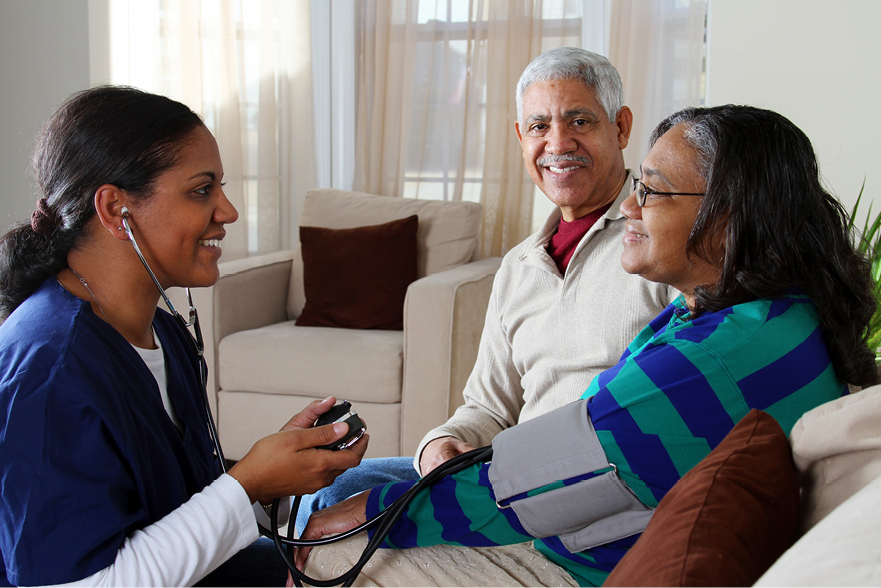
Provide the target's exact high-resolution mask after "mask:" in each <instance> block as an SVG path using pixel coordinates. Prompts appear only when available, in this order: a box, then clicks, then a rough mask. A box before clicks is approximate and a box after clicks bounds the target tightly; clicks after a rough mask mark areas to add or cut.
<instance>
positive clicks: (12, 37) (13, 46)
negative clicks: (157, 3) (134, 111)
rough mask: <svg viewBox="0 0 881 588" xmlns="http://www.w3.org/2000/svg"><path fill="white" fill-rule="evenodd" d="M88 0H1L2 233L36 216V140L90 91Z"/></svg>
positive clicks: (0, 222) (0, 176)
mask: <svg viewBox="0 0 881 588" xmlns="http://www.w3.org/2000/svg"><path fill="white" fill-rule="evenodd" d="M88 16H89V15H88V0H0V179H2V192H0V232H3V231H5V230H6V228H7V227H8V226H9V225H11V224H12V223H14V222H16V221H18V220H22V219H25V218H30V214H31V212H32V211H33V210H34V205H35V203H36V196H35V191H34V188H33V185H32V180H31V176H30V173H29V164H30V156H31V150H32V148H33V144H34V138H35V136H36V134H37V132H38V131H39V129H40V127H41V126H42V124H43V122H44V121H45V120H46V119H47V118H49V117H50V116H51V115H52V112H53V111H54V109H55V107H57V106H58V105H59V104H60V103H61V102H62V101H64V99H65V98H66V97H67V96H69V95H70V94H72V93H73V92H76V91H77V90H83V89H85V88H88V87H89V26H88Z"/></svg>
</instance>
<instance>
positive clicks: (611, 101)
mask: <svg viewBox="0 0 881 588" xmlns="http://www.w3.org/2000/svg"><path fill="white" fill-rule="evenodd" d="M516 98H517V122H516V123H515V131H516V133H517V138H518V139H519V140H520V145H521V147H522V148H523V160H524V163H525V164H526V168H527V169H528V170H529V174H530V176H531V177H532V179H533V181H535V183H536V185H537V186H538V187H539V188H540V189H541V191H542V192H544V194H545V195H546V196H547V197H548V198H549V199H550V200H551V201H552V202H553V203H554V204H555V205H557V210H555V211H554V212H553V214H551V216H550V217H549V218H548V219H547V221H546V222H545V224H544V226H543V227H542V228H541V229H540V230H539V231H538V232H537V233H535V234H534V235H532V236H530V237H529V238H527V239H526V240H525V241H523V242H522V243H520V244H519V245H517V246H516V247H515V248H514V249H512V250H511V251H510V252H508V254H507V255H505V258H504V260H503V261H502V265H501V267H500V269H499V271H498V273H497V275H496V278H495V282H494V284H493V291H492V295H491V297H490V302H489V308H488V309H487V316H486V323H485V327H484V331H483V335H482V337H481V341H480V349H479V352H478V356H477V361H476V364H475V366H474V370H473V372H472V373H471V376H470V378H469V379H468V382H467V384H466V385H465V390H464V398H465V404H464V405H463V406H461V407H460V408H459V409H458V410H457V411H456V413H455V414H454V415H453V416H452V417H451V418H450V419H449V421H447V423H445V424H444V425H442V426H441V427H438V428H436V429H434V430H433V431H431V432H429V433H428V434H427V435H426V436H425V438H424V439H423V441H422V442H421V443H420V445H419V448H418V450H417V453H416V458H415V459H414V460H413V462H412V464H411V463H410V460H409V458H380V459H373V460H365V461H364V462H362V464H361V466H359V467H358V468H354V469H352V470H349V471H348V472H346V473H345V474H343V475H342V476H340V477H339V478H338V479H337V481H336V483H335V484H334V485H333V486H331V487H330V488H327V489H325V490H322V491H321V492H320V493H319V494H318V495H315V496H313V497H308V498H307V499H306V500H305V504H304V508H301V512H300V515H299V516H298V520H297V526H298V528H299V529H302V528H303V527H304V526H305V523H306V521H307V520H308V516H309V514H310V513H311V512H313V511H314V510H318V509H321V508H325V507H326V506H329V505H331V504H334V503H336V502H338V501H340V500H342V499H344V498H346V497H348V496H350V495H352V494H355V493H357V492H359V491H362V490H365V489H367V488H370V487H372V486H374V485H377V484H382V483H387V482H393V481H397V480H402V479H414V478H415V477H417V476H418V473H417V471H415V470H414V469H413V468H414V467H415V468H418V470H419V471H420V472H421V474H423V475H424V474H426V473H427V472H428V471H430V470H432V469H434V468H435V467H437V466H438V465H439V464H441V463H443V462H444V461H446V460H448V459H450V458H451V457H453V456H455V455H458V454H460V453H463V452H465V451H467V450H469V449H472V448H474V447H480V446H483V445H488V444H489V443H491V441H492V439H493V437H494V436H495V435H496V434H498V433H499V432H501V431H502V430H504V429H506V428H509V427H511V426H513V425H515V424H517V423H518V422H522V421H525V420H528V419H530V418H533V417H536V416H539V415H541V414H544V413H546V412H548V411H549V410H552V409H554V408H557V407H559V406H562V405H564V404H567V403H569V402H572V401H574V400H577V399H578V398H579V397H580V396H581V394H582V393H583V392H584V390H586V389H587V387H588V385H589V384H590V382H591V380H593V378H594V376H596V375H597V374H599V373H600V372H602V371H604V370H606V369H608V368H610V367H612V366H613V365H615V364H616V363H617V361H618V359H619V357H620V356H621V353H622V352H623V351H624V350H625V349H626V347H627V345H628V344H629V343H630V341H631V340H633V338H634V337H635V336H636V334H637V333H639V331H640V330H641V329H642V328H643V327H644V326H645V325H646V324H647V323H648V322H649V321H650V320H651V319H652V318H654V317H655V316H656V315H657V314H658V313H659V312H660V311H661V310H662V309H663V308H664V307H665V306H666V305H667V304H668V303H669V302H670V301H672V300H673V299H674V298H675V297H676V296H677V295H678V292H675V291H674V290H673V289H671V288H669V287H668V286H666V285H663V284H656V283H653V282H649V281H647V280H643V279H641V278H640V277H639V276H635V275H630V274H628V273H627V272H625V271H624V270H623V269H622V267H621V262H620V259H621V251H622V243H621V238H622V236H623V234H624V220H625V219H624V218H623V216H622V214H621V211H620V210H619V205H620V204H621V202H622V201H623V200H624V199H625V198H626V197H627V196H628V195H629V193H630V184H631V182H630V181H629V172H628V171H627V169H626V168H625V165H624V156H623V154H622V150H623V149H624V148H625V147H626V146H627V143H628V140H629V138H630V129H631V124H632V120H633V115H632V113H631V111H630V109H629V108H627V107H626V106H624V105H623V93H622V88H621V79H620V77H619V76H618V72H617V71H616V70H615V68H614V67H613V66H612V65H611V64H610V63H609V61H608V60H607V59H606V58H605V57H602V56H601V55H597V54H595V53H591V52H589V51H586V50H584V49H578V48H573V47H564V48H559V49H552V50H550V51H547V52H545V53H543V54H542V55H540V56H539V57H537V58H536V59H535V60H534V61H532V63H530V64H529V66H527V68H526V69H525V70H524V72H523V75H522V76H521V78H520V81H519V82H518V84H517V95H516Z"/></svg>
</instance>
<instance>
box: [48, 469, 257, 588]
mask: <svg viewBox="0 0 881 588" xmlns="http://www.w3.org/2000/svg"><path fill="white" fill-rule="evenodd" d="M258 536H259V533H258V531H257V525H255V524H254V515H253V513H252V511H251V509H250V503H249V501H248V495H247V493H246V492H245V490H244V488H242V486H241V484H239V483H238V482H237V481H236V480H235V479H234V478H232V477H231V476H229V475H223V476H221V477H220V478H218V479H217V481H215V482H214V483H213V484H211V485H210V486H208V487H207V488H205V489H204V490H202V492H199V493H198V494H196V495H194V496H193V497H192V498H191V499H190V500H189V501H188V502H186V503H185V504H183V505H181V506H180V508H178V509H176V510H175V511H173V512H171V513H170V514H169V515H167V516H166V517H164V518H162V519H161V520H160V521H158V522H156V523H154V524H152V525H150V526H148V527H145V528H144V529H141V530H139V531H135V532H134V533H133V534H132V535H131V536H130V537H128V538H127V539H126V540H125V543H124V544H123V546H122V547H121V548H120V550H119V552H118V554H117V556H116V559H115V560H114V562H113V563H112V564H111V565H110V566H108V567H106V568H104V569H103V570H101V571H99V572H97V573H95V574H93V575H91V576H88V577H86V578H83V579H82V580H79V581H76V582H70V583H68V584H62V586H191V585H192V584H195V583H196V582H198V581H199V580H200V579H201V578H203V577H204V576H205V575H207V574H208V573H210V572H211V571H212V570H214V569H215V568H217V567H218V566H219V565H220V564H222V563H223V562H225V561H226V560H227V559H229V558H230V557H232V556H233V555H234V554H235V553H237V552H238V551H239V550H241V549H244V548H245V547H247V546H248V545H250V544H251V543H253V542H254V541H255V540H256V539H257V538H258ZM47 556H48V557H51V556H50V555H49V554H47Z"/></svg>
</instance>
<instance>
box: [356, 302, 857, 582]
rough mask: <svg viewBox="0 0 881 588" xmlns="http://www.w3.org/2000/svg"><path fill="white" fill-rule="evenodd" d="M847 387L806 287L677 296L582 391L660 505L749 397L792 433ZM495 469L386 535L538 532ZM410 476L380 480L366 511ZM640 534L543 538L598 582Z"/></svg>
mask: <svg viewBox="0 0 881 588" xmlns="http://www.w3.org/2000/svg"><path fill="white" fill-rule="evenodd" d="M846 393H847V388H846V386H845V385H844V384H842V383H841V382H840V381H839V380H838V378H837V377H836V374H835V371H834V369H833V367H832V364H831V360H830V358H829V353H828V349H827V347H826V344H825V342H824V340H823V336H822V333H821V332H820V327H819V321H818V315H817V310H816V307H815V306H814V304H813V303H812V302H811V301H810V300H809V299H808V298H807V297H806V296H804V295H799V294H790V295H786V296H782V297H779V298H774V299H760V300H756V301H753V302H748V303H744V304H739V305H736V306H733V307H730V308H727V309H724V310H722V311H719V312H707V313H703V314H701V315H700V316H698V317H696V318H692V317H691V316H690V315H689V312H688V309H687V308H686V307H685V305H684V301H683V299H682V298H681V297H680V298H679V299H678V300H677V301H676V302H674V303H673V304H671V305H670V306H668V307H667V308H666V309H665V310H664V311H663V312H662V313H661V314H660V315H659V316H658V317H657V318H655V319H654V320H653V321H652V322H651V323H650V324H649V325H648V326H647V327H646V328H645V329H643V331H642V332H641V333H640V334H639V335H638V336H637V337H636V339H634V341H633V342H632V343H631V344H630V346H629V347H628V348H627V350H626V351H625V352H624V354H623V355H622V357H621V360H620V361H619V362H618V364H617V365H615V366H614V367H612V368H611V369H609V370H607V371H605V372H603V373H602V374H600V375H599V376H597V377H596V378H595V379H594V381H593V382H592V383H591V385H590V387H589V388H588V389H587V391H585V393H584V395H583V398H590V401H589V411H590V416H591V420H592V422H593V425H594V427H595V429H596V431H597V435H598V437H599V440H600V442H601V444H602V446H603V449H604V450H605V452H606V456H607V457H608V460H609V461H610V462H611V463H614V464H616V465H617V466H618V471H619V475H620V476H621V478H622V479H623V480H624V481H625V482H626V483H627V485H628V486H629V487H630V489H631V490H632V491H633V492H634V493H635V494H636V496H637V497H638V498H639V499H640V500H641V501H642V502H644V503H645V504H646V505H648V506H657V504H658V502H660V500H661V498H663V497H664V495H665V494H666V493H667V491H669V490H670V488H671V487H672V486H673V485H674V484H675V483H676V482H677V481H678V480H679V479H680V478H681V477H682V476H683V475H684V474H685V473H686V472H687V471H688V470H689V469H691V468H692V467H693V466H694V465H696V464H697V463H698V462H699V461H700V460H701V459H703V458H704V457H705V456H706V455H707V454H708V453H709V452H710V451H711V450H712V449H713V448H714V447H715V446H716V445H718V444H719V442H720V441H721V440H722V439H723V438H724V437H725V435H726V434H727V433H728V432H729V431H730V430H731V429H732V428H733V427H734V425H735V424H736V423H737V422H738V421H739V420H740V419H741V418H743V417H744V416H746V414H747V413H748V412H749V411H750V409H752V408H758V409H761V410H764V411H765V412H767V413H769V414H770V415H771V416H773V417H774V418H775V419H777V421H778V422H779V423H780V425H781V426H782V427H783V430H784V431H785V432H786V433H787V434H789V431H790V430H791V429H792V427H793V425H794V424H795V422H796V421H797V420H798V419H799V418H800V417H801V415H802V414H804V413H805V412H807V411H808V410H810V409H812V408H814V407H816V406H818V405H820V404H822V403H824V402H828V401H830V400H833V399H835V398H838V397H840V396H841V395H843V394H846ZM524 467H529V464H524ZM488 469H489V466H488V465H486V464H484V465H479V466H473V467H471V468H468V469H466V470H464V471H462V472H459V473H457V474H454V475H452V476H447V477H446V478H444V479H442V480H441V481H440V482H438V483H437V484H435V485H434V486H431V487H430V489H429V490H426V491H424V492H421V493H420V494H419V495H417V497H416V498H415V499H414V500H413V502H412V503H411V504H410V506H409V509H408V510H407V512H406V515H405V516H404V517H402V519H401V520H400V521H399V522H398V524H397V525H396V526H395V528H394V529H393V530H392V533H391V534H390V535H389V537H388V539H386V542H385V544H384V545H383V546H384V547H390V548H406V547H418V546H426V545H437V544H454V545H465V546H472V547H484V546H493V545H503V544H514V543H522V542H524V541H529V540H532V539H535V538H534V537H532V536H531V535H529V534H528V533H527V532H526V531H525V530H524V529H523V527H522V526H521V525H520V522H519V521H518V519H517V516H516V514H515V513H514V512H513V509H504V510H500V509H499V508H497V506H496V503H495V495H494V494H493V490H492V485H491V484H490V482H489V479H488V476H487V472H488ZM563 482H564V483H565V481H563ZM414 483H415V482H398V483H395V484H389V485H386V486H379V487H377V488H374V489H373V490H372V491H371V492H370V495H369V498H368V504H367V516H368V518H369V517H372V516H374V515H375V514H376V513H378V512H379V511H380V510H382V509H383V508H385V507H386V506H387V505H389V504H391V503H392V502H393V501H394V500H395V499H396V498H398V497H399V496H401V494H403V493H404V492H405V491H406V490H407V489H408V488H410V487H411V486H412V485H413V484H414ZM585 508H590V497H589V496H585ZM638 537H639V536H638V535H634V536H632V537H628V538H626V539H622V540H620V541H616V542H613V543H608V544H606V545H602V546H599V547H594V548H591V549H588V550H585V551H582V552H579V553H570V552H569V551H567V550H566V549H565V548H564V547H563V545H562V543H561V541H560V539H559V537H556V536H554V537H545V538H539V539H536V541H535V545H536V548H537V549H538V550H539V551H541V552H542V553H543V554H545V555H546V556H547V558H548V559H550V560H551V561H553V562H555V563H557V564H559V565H560V566H562V567H563V568H565V569H566V570H567V571H568V572H569V573H570V574H572V576H573V577H574V578H575V579H576V580H577V581H578V583H579V584H581V585H588V586H590V585H595V586H599V585H601V584H602V583H603V581H604V580H605V579H606V577H607V576H608V574H609V572H610V571H611V570H612V568H613V567H614V566H615V564H617V563H618V561H620V559H621V558H622V557H623V556H624V554H625V553H626V552H627V550H628V549H629V548H630V547H631V546H632V545H633V543H634V542H635V541H636V539H637V538H638Z"/></svg>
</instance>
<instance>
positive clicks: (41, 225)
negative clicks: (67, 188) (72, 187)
mask: <svg viewBox="0 0 881 588" xmlns="http://www.w3.org/2000/svg"><path fill="white" fill-rule="evenodd" d="M57 226H58V215H57V214H56V213H55V210H54V209H53V208H52V207H51V206H49V202H48V201H47V200H46V199H45V198H40V199H39V200H37V209H36V210H35V211H34V214H32V215H31V229H33V231H34V232H35V233H38V234H40V235H43V236H44V237H49V236H51V235H52V233H54V232H55V228H56V227H57Z"/></svg>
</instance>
